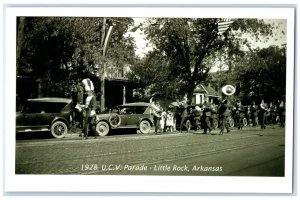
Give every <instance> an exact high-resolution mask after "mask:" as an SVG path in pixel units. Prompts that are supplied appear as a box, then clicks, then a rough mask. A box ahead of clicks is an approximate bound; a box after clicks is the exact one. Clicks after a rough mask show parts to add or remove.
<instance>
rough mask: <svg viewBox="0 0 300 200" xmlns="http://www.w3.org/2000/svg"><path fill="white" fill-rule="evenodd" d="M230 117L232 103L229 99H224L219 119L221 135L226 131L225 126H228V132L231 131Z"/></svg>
mask: <svg viewBox="0 0 300 200" xmlns="http://www.w3.org/2000/svg"><path fill="white" fill-rule="evenodd" d="M229 118H230V105H229V102H228V100H227V99H224V100H223V101H222V103H221V105H220V107H219V119H220V122H221V124H220V129H221V131H220V135H222V134H223V133H224V128H226V130H227V133H229V132H230V128H229V124H228V121H229Z"/></svg>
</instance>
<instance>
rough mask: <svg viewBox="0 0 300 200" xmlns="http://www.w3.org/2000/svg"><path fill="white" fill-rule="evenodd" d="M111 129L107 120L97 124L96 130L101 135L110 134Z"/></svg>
mask: <svg viewBox="0 0 300 200" xmlns="http://www.w3.org/2000/svg"><path fill="white" fill-rule="evenodd" d="M109 130H110V127H109V124H108V123H107V122H105V121H100V122H98V123H97V125H96V132H97V134H98V135H99V136H106V135H108V133H109Z"/></svg>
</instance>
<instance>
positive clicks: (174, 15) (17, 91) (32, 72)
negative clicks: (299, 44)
mask: <svg viewBox="0 0 300 200" xmlns="http://www.w3.org/2000/svg"><path fill="white" fill-rule="evenodd" d="M10 9H11V12H8V11H9V9H8V11H7V13H8V15H9V16H8V17H7V22H6V24H7V26H8V27H11V29H10V31H9V32H7V33H6V37H7V38H8V39H9V38H13V39H12V41H10V40H8V42H7V43H6V45H7V46H9V48H8V49H9V51H8V52H13V53H12V54H13V55H12V56H10V58H14V60H9V61H7V62H9V63H11V64H14V65H15V66H11V68H12V69H10V70H8V71H9V72H7V74H13V76H10V79H13V80H11V81H12V82H15V83H14V84H13V85H12V86H11V87H10V88H9V92H8V93H9V96H10V97H13V98H12V99H11V102H10V106H11V105H12V106H13V107H11V109H12V110H13V111H14V112H13V113H10V114H9V116H8V118H9V119H10V122H11V125H8V126H6V128H12V130H9V133H10V136H9V137H8V136H6V137H5V138H4V139H5V140H6V141H7V147H6V149H8V150H12V154H11V153H10V154H9V155H11V156H9V158H8V156H6V158H7V159H8V164H7V163H6V170H8V175H7V178H6V181H7V185H6V187H7V188H8V189H9V190H10V191H20V190H21V191H54V192H57V191H59V192H61V191H69V192H74V191H78V192H117V191H121V192H135V191H138V192H153V191H154V192H155V191H157V192H164V191H166V192H185V191H186V192H208V193H209V192H223V193H226V192H248V193H251V192H254V193H290V192H291V191H292V171H293V166H292V156H293V153H292V152H293V134H294V133H293V126H294V125H293V124H294V123H293V107H294V105H293V99H294V93H293V91H294V89H293V88H294V85H293V79H294V75H293V73H294V61H293V59H294V52H293V51H294V26H295V24H294V9H291V8H264V9H258V8H252V9H245V8H243V9H239V11H237V12H235V11H236V10H238V9H228V8H227V9H225V8H224V9H209V8H201V9H200V8H198V9H199V10H197V9H192V8H162V9H159V11H157V12H155V13H154V12H153V10H154V9H145V8H144V9H141V10H139V11H137V9H135V8H127V9H124V8H123V9H116V8H101V9H100V10H97V9H89V8H71V9H69V10H68V9H65V10H66V12H64V11H63V9H56V8H54V7H52V8H49V9H42V8H25V9H24V10H21V9H20V8H19V7H15V8H14V7H11V8H10ZM81 11H82V12H81ZM9 22H13V23H12V24H10V25H8V23H9ZM10 35H12V36H10ZM7 54H10V53H7ZM6 87H8V85H6ZM10 144H12V145H10ZM5 155H8V154H7V153H6V154H5ZM10 176H11V177H12V178H10ZM57 178H58V181H55V180H56V179H57ZM18 180H19V181H18ZM21 180H22V181H27V180H28V181H29V182H30V183H27V184H26V185H22V186H21V185H20V184H17V185H18V186H16V185H14V183H16V182H18V183H20V182H21ZM54 182H56V183H54ZM184 182H187V186H184V185H185V183H184ZM82 183H84V185H80V184H82ZM166 183H171V184H174V187H165V188H164V185H166ZM268 183H273V184H274V185H271V184H268ZM60 184H63V185H62V186H59V185H60ZM69 184H70V185H69ZM97 184H98V186H97ZM152 184H153V185H152ZM197 184H198V186H201V188H199V187H198V186H196V185H197ZM231 184H232V185H235V184H236V185H238V186H240V187H241V189H240V190H239V189H238V187H230V185H231ZM261 184H262V185H264V187H261V186H260V185H261ZM54 185H55V186H54ZM74 185H75V186H74ZM114 185H115V186H116V188H114V187H113V186H114ZM133 185H136V186H137V187H138V188H140V189H136V188H133ZM149 185H152V186H153V187H152V188H150V187H149ZM190 185H193V186H191V187H188V186H190ZM203 185H204V187H202V186H203ZM214 185H215V186H216V187H215V188H212V187H211V186H214ZM222 185H225V186H224V187H220V186H222ZM281 185H284V186H283V187H281ZM39 186H40V188H39ZM22 188H23V189H22ZM107 188H109V189H107ZM179 188H180V189H179ZM277 188H280V189H277Z"/></svg>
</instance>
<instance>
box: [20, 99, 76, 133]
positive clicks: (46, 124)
mask: <svg viewBox="0 0 300 200" xmlns="http://www.w3.org/2000/svg"><path fill="white" fill-rule="evenodd" d="M71 122H72V100H71V99H66V98H53V97H48V98H36V99H28V100H27V101H26V102H25V104H24V105H23V108H22V110H21V112H17V113H16V132H17V133H20V132H42V131H45V132H51V134H52V136H53V137H55V138H63V137H65V135H66V134H67V133H68V128H69V127H70V125H71Z"/></svg>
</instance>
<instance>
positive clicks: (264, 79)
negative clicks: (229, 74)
mask: <svg viewBox="0 0 300 200" xmlns="http://www.w3.org/2000/svg"><path fill="white" fill-rule="evenodd" d="M236 68H237V69H236V70H235V73H236V75H235V76H234V77H236V81H237V82H239V83H241V94H240V96H241V98H242V99H244V101H245V102H246V101H251V100H253V101H256V102H260V101H261V99H264V100H265V101H266V102H276V101H278V100H282V99H285V92H286V48H285V47H282V48H279V47H278V46H270V47H268V48H263V49H256V50H254V51H252V52H249V55H248V56H245V57H244V59H243V60H242V61H241V62H239V63H238V64H237V66H236Z"/></svg>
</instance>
